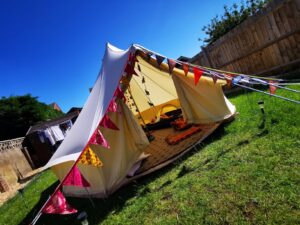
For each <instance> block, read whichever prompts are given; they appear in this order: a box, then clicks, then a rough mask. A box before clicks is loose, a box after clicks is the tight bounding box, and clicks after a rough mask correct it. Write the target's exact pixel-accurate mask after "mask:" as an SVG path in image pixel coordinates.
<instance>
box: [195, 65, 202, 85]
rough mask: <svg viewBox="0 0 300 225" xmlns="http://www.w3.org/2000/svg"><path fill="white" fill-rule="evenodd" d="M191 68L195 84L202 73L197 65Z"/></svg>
mask: <svg viewBox="0 0 300 225" xmlns="http://www.w3.org/2000/svg"><path fill="white" fill-rule="evenodd" d="M193 70H194V80H195V85H197V84H198V82H199V80H200V78H201V76H202V74H203V71H202V70H200V69H199V68H197V67H194V68H193Z"/></svg>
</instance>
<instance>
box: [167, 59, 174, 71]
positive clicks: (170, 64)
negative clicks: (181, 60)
mask: <svg viewBox="0 0 300 225" xmlns="http://www.w3.org/2000/svg"><path fill="white" fill-rule="evenodd" d="M168 65H169V73H170V74H172V72H173V70H174V67H175V66H176V61H175V60H173V59H168Z"/></svg>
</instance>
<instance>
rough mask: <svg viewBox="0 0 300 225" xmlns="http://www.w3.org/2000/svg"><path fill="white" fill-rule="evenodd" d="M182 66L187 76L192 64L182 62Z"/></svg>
mask: <svg viewBox="0 0 300 225" xmlns="http://www.w3.org/2000/svg"><path fill="white" fill-rule="evenodd" d="M182 68H183V71H184V74H185V76H187V74H188V72H189V70H190V65H189V64H187V63H183V64H182Z"/></svg>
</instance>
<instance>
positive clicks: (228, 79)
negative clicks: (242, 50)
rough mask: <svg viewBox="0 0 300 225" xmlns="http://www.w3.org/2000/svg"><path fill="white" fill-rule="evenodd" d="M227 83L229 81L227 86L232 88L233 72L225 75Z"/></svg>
mask: <svg viewBox="0 0 300 225" xmlns="http://www.w3.org/2000/svg"><path fill="white" fill-rule="evenodd" d="M225 79H226V83H227V88H231V85H232V75H231V74H226V75H225Z"/></svg>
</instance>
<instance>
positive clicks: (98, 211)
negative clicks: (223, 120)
mask: <svg viewBox="0 0 300 225" xmlns="http://www.w3.org/2000/svg"><path fill="white" fill-rule="evenodd" d="M225 126H227V124H224V125H222V126H220V127H219V128H218V129H217V130H216V131H215V132H214V133H213V134H212V135H210V136H209V137H208V138H207V139H206V140H205V141H204V142H202V143H200V144H198V145H197V146H196V147H195V148H194V149H195V150H192V151H190V152H189V153H187V154H186V155H184V156H183V157H181V158H180V159H178V160H176V161H175V162H174V163H171V164H170V165H168V166H166V167H164V168H162V169H160V170H158V171H156V172H153V173H151V174H149V175H147V176H146V177H142V178H140V179H138V180H135V181H134V182H132V183H130V184H128V185H127V186H125V187H122V188H121V189H119V190H118V191H117V192H115V193H114V194H112V195H111V196H110V197H108V198H106V199H93V200H92V201H93V203H94V206H95V207H93V205H92V204H91V202H90V200H89V199H87V198H72V197H68V198H67V201H68V203H69V204H70V205H71V206H73V207H74V208H76V209H78V211H79V212H78V213H76V214H73V215H47V214H43V215H42V216H41V218H40V219H39V221H38V223H37V224H45V225H47V224H55V225H60V224H80V222H79V221H77V219H76V217H77V216H78V214H79V213H80V212H82V211H85V212H86V213H87V215H88V221H89V224H100V223H101V222H102V221H104V220H105V219H106V218H107V216H108V215H110V214H114V213H118V212H120V211H121V210H122V209H123V208H124V206H125V205H126V202H127V201H128V200H129V199H131V198H133V197H141V196H144V195H147V194H148V193H151V192H153V191H159V190H161V189H163V188H164V187H166V186H168V185H170V184H171V183H172V180H167V181H166V182H165V183H163V184H162V185H161V186H160V187H158V188H157V189H156V190H151V189H150V188H148V187H147V184H149V183H150V182H152V181H153V180H154V179H157V178H159V177H161V176H163V175H164V174H166V173H167V172H169V171H170V170H172V169H173V168H174V167H175V166H177V165H180V164H182V162H184V161H185V160H186V159H188V158H189V157H191V156H193V155H194V154H195V153H197V152H199V151H201V149H203V148H204V147H205V146H207V145H209V144H210V143H212V142H214V141H216V140H219V139H220V138H222V137H223V136H224V135H225V134H226V131H225ZM264 134H265V133H264V131H262V132H261V133H260V135H254V136H253V137H251V138H250V139H247V140H243V141H241V142H239V143H237V144H236V146H235V147H233V148H229V149H225V150H223V151H221V152H220V153H218V155H217V156H216V158H214V159H207V160H205V161H204V162H203V163H202V164H201V165H199V166H198V167H196V168H193V169H190V168H188V167H186V166H183V167H182V169H181V171H180V172H179V174H178V176H177V178H180V177H182V176H185V175H186V174H188V173H190V172H193V171H194V170H196V169H198V168H199V167H203V166H205V165H206V164H208V163H209V162H211V161H212V160H213V161H214V163H213V165H214V164H215V163H216V162H217V161H218V158H220V157H222V156H223V155H224V154H226V153H228V152H229V151H232V150H234V149H235V148H239V147H241V146H243V145H246V144H247V143H249V142H250V141H252V139H255V138H259V137H261V136H264ZM57 185H58V182H56V183H55V184H53V185H51V186H50V187H49V188H48V189H46V190H45V191H44V192H43V193H42V194H41V197H40V200H39V202H38V203H37V204H36V205H35V207H34V208H33V209H32V210H31V211H30V212H29V213H28V214H27V216H26V217H25V218H24V220H23V221H22V222H21V224H29V223H30V222H31V220H32V219H33V217H34V216H35V214H36V213H37V212H38V210H39V209H40V208H41V207H42V205H43V204H44V203H45V201H46V199H47V198H48V196H49V195H50V194H51V193H52V192H53V191H54V189H55V187H56V186H57Z"/></svg>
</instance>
